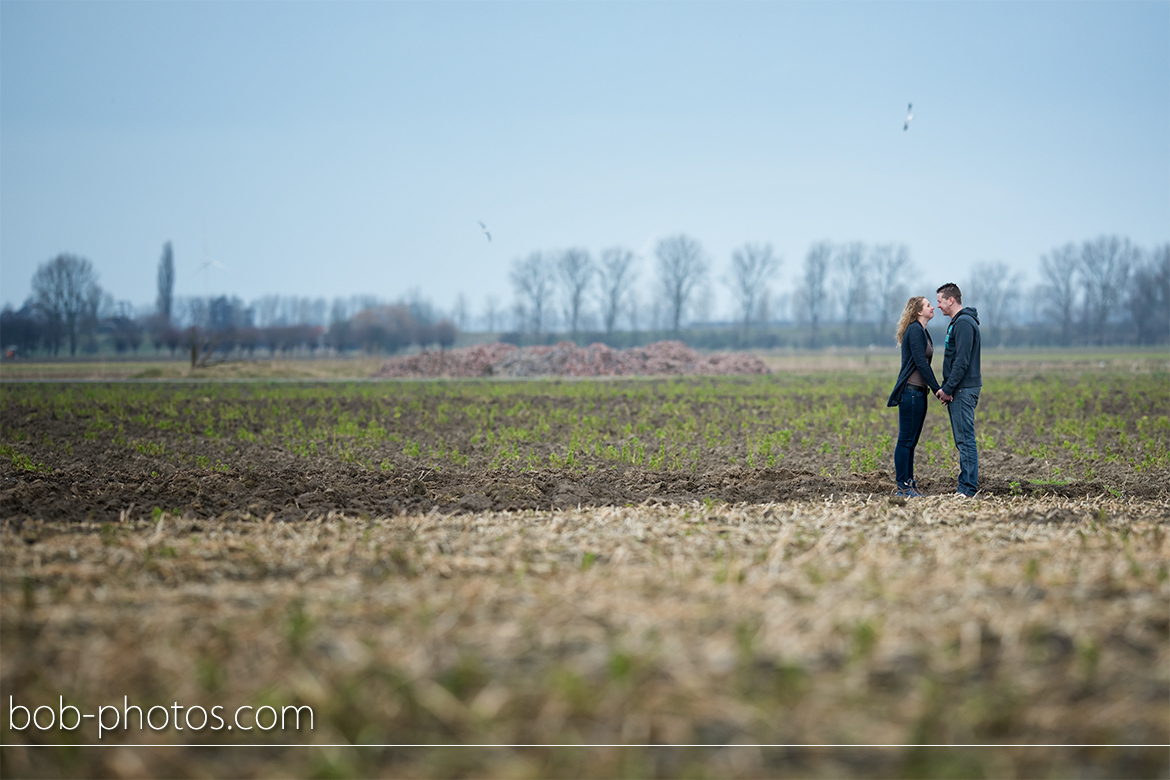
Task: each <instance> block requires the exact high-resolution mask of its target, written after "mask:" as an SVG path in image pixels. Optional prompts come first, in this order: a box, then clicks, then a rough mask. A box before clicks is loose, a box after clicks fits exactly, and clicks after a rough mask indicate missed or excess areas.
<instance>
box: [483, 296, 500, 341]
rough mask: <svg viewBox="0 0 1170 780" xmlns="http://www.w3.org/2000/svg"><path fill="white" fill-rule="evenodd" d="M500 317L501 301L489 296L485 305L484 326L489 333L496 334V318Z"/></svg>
mask: <svg viewBox="0 0 1170 780" xmlns="http://www.w3.org/2000/svg"><path fill="white" fill-rule="evenodd" d="M499 316H500V299H499V298H498V297H496V296H495V295H489V296H488V297H487V300H486V301H484V305H483V319H484V325H485V326H486V327H487V331H488V333H495V332H496V318H497V317H499Z"/></svg>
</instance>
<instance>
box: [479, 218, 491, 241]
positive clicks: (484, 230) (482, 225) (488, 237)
mask: <svg viewBox="0 0 1170 780" xmlns="http://www.w3.org/2000/svg"><path fill="white" fill-rule="evenodd" d="M476 222H479V226H480V228H482V229H483V234H484V235H485V236H487V239H488V241H489V242H490V241H491V240H492V234H491V233H489V232H488V229H487V225H485V224H483V222H480V221H479V220H476Z"/></svg>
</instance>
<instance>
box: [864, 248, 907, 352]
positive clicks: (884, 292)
mask: <svg viewBox="0 0 1170 780" xmlns="http://www.w3.org/2000/svg"><path fill="white" fill-rule="evenodd" d="M869 268H870V273H871V274H872V282H871V285H872V292H873V296H872V298H873V304H874V311H875V313H876V315H877V325H878V332H879V333H881V334H883V335H884V334H887V333H889V332H890V331H889V330H888V329H889V327H890V325H891V324H892V323H894V322H896V321H897V320H898V316H899V314H900V313H901V311H902V308H903V307H904V306H905V305H906V301H907V299H908V298H909V297H910V293H909V289H908V284H907V280H908V279H909V278H911V277H912V276H913V275H914V265H913V263H911V262H910V250H909V249H908V248H907V247H906V245H905V244H878V245H877V246H875V247H873V248H872V249H871V250H870V253H869Z"/></svg>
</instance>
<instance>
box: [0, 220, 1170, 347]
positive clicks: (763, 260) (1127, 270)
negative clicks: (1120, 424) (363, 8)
mask: <svg viewBox="0 0 1170 780" xmlns="http://www.w3.org/2000/svg"><path fill="white" fill-rule="evenodd" d="M646 259H648V260H650V262H651V268H650V271H651V276H650V280H649V285H648V286H647V288H646V289H647V292H646V293H644V294H641V295H640V294H639V292H638V289H639V288H638V285H637V282H638V281H639V277H640V276H641V274H642V272H643V268H642V263H643V262H644V260H646ZM783 264H784V259H783V257H782V256H781V255H780V254H778V253H777V252H776V251H775V249H774V247H773V246H772V245H771V244H769V243H752V242H748V243H745V244H743V245H742V246H740V247H738V248H736V249H735V250H733V251H732V253H731V256H730V258H729V259H728V262H727V263H726V265H725V266H724V268H723V270H722V273H720V274H718V275H715V274H714V273H713V271H712V267H713V259H712V257H711V256H710V255H709V253H708V252H707V251H706V250H705V249H704V247H703V246H702V244H701V243H700V242H699V241H698V240H697V239H695V238H693V237H691V236H688V235H685V234H678V235H674V236H668V237H666V238H663V239H661V240H660V241H658V242H657V244H656V245H655V246H654V248H653V250H652V255H651V257H650V258H642V257H639V256H638V254H637V253H635V252H633V251H632V250H630V249H628V248H624V247H620V246H614V247H609V248H606V249H603V250H602V251H601V252H600V253H599V254H598V255H597V257H596V258H595V257H594V256H593V255H592V254H591V253H590V252H589V251H588V250H587V249H584V248H580V247H575V248H570V249H564V250H551V251H550V250H542V251H533V252H530V253H528V254H527V255H526V256H523V257H519V258H516V259H515V260H513V262H512V264H511V268H510V272H509V281H510V282H511V286H512V292H513V298H512V301H511V303H510V305H507V306H505V305H502V303H501V301H500V300H499V298H498V297H496V296H491V295H489V296H488V297H487V298H486V300H485V301H484V305H483V307H482V312H481V314H480V316H478V317H475V316H473V315H472V313H471V311H470V308H471V307H470V304H469V302H468V300H467V298H466V297H465V296H464V295H463V294H462V293H460V294H459V295H458V296H457V297H456V300H455V304H454V306H453V307H452V309H451V311H450V312H446V313H444V312H440V311H439V310H438V309H436V307H434V306H433V305H432V304H431V303H430V302H429V301H428V300H427V299H425V298H424V297H423V296H422V295H421V294H420V293H419V292H417V291H414V292H412V293H409V294H408V295H407V296H405V297H404V298H402V299H400V300H398V301H385V300H382V299H379V298H377V297H376V296H372V295H361V296H352V297H350V298H337V299H335V300H333V301H332V302H331V303H330V302H328V301H326V299H324V298H307V297H297V296H277V295H268V296H264V297H262V298H260V299H258V300H255V301H253V302H251V303H245V302H244V301H242V300H241V299H239V298H238V297H235V296H227V295H220V296H215V297H210V296H208V297H194V296H193V297H188V298H176V297H175V295H174V287H175V264H174V251H173V249H172V247H171V244H170V243H169V242H168V243H167V244H165V245H164V247H163V250H162V254H161V256H160V258H159V262H158V269H157V290H158V293H157V298H156V301H155V304H154V306H153V307H151V308H150V309H149V310H148V311H146V312H141V311H139V312H135V309H134V307H133V306H132V305H131V304H130V303H128V302H126V301H116V300H115V299H114V298H113V296H112V295H110V294H109V293H107V292H106V291H105V290H103V289H102V287H101V285H100V284H99V282H98V275H97V272H96V270H95V269H94V267H93V265H92V263H90V261H89V260H87V259H86V258H84V257H80V256H77V255H73V254H61V255H58V256H57V257H55V258H53V259H51V260H49V261H46V262H45V263H42V264H41V265H40V266H38V268H37V270H36V272H35V274H34V275H33V280H32V294H31V295H30V296H29V298H28V299H27V300H26V301H25V302H24V304H23V305H22V306H21V308H20V309H15V310H14V309H12V307H10V306H6V307H5V308H4V310H3V311H2V312H0V342H2V343H3V345H4V346H5V348H6V349H11V350H13V351H15V352H17V353H21V354H37V353H39V354H48V355H59V354H61V353H62V352H64V351H66V350H67V351H68V354H69V355H76V354H78V352H81V353H83V354H84V353H92V352H95V351H97V350H98V349H100V348H101V344H102V343H104V344H107V345H108V346H109V347H110V348H112V349H113V350H114V351H116V352H119V353H127V352H135V353H136V352H139V351H140V350H141V349H142V348H144V347H145V348H148V349H149V348H152V349H154V350H155V351H161V350H167V351H169V352H170V353H172V354H173V353H175V352H176V351H180V350H181V351H184V352H189V353H190V355H191V360H192V363H193V364H196V363H198V362H201V361H206V360H207V359H208V358H209V357H210V356H212V355H214V354H217V353H218V354H225V353H244V354H254V353H256V351H257V350H262V351H266V352H268V353H272V354H276V353H282V352H289V351H308V352H314V351H319V350H331V351H335V352H350V351H364V352H371V353H393V352H397V351H399V350H402V349H404V348H407V347H410V346H412V345H414V346H418V347H421V348H427V347H429V346H432V345H433V346H436V347H439V348H446V347H449V346H451V345H453V344H454V343H455V341H456V339H457V337H458V335H459V332H460V331H461V330H464V331H466V330H480V331H484V332H487V333H491V334H501V337H502V338H504V339H505V340H509V341H513V342H515V343H522V342H526V343H540V342H548V341H553V340H556V339H559V338H569V339H571V340H575V341H595V340H600V341H605V342H607V343H610V344H612V345H614V346H628V345H630V344H632V343H644V342H645V341H647V340H653V339H656V338H660V337H672V338H679V339H682V340H684V341H687V342H688V343H691V344H693V345H694V346H705V347H716V348H719V347H722V348H726V347H729V346H731V347H748V346H763V347H767V346H782V345H783V346H801V347H812V348H816V347H823V346H827V345H841V346H866V345H869V344H879V345H886V344H888V343H889V342H890V341H891V339H892V330H893V326H894V323H895V322H896V320H897V318H898V315H899V313H900V312H901V309H902V307H903V305H904V304H905V301H906V299H907V298H908V297H909V295H910V294H911V292H913V293H914V294H928V293H929V292H930V291H931V290H933V288H934V286H937V285H936V284H935V282H941V281H956V282H958V283H959V284H960V286H961V287H962V289H963V297H964V302H965V303H968V304H969V305H973V306H975V307H977V308H978V309H979V312H980V320H981V322H982V325H983V330H984V333H985V338H986V339H987V341H988V343H989V344H990V345H998V344H1004V345H1029V344H1032V345H1037V344H1045V345H1065V346H1072V345H1105V344H1125V343H1130V344H1162V343H1167V342H1168V341H1170V244H1162V245H1159V246H1156V247H1154V248H1153V249H1143V248H1141V247H1138V246H1136V245H1134V244H1132V243H1131V242H1130V241H1129V240H1128V239H1126V238H1123V237H1120V236H1116V235H1105V236H1100V237H1097V238H1094V239H1089V240H1085V241H1083V242H1080V243H1073V242H1070V243H1067V244H1065V245H1062V246H1059V247H1056V248H1053V249H1052V250H1051V251H1049V252H1047V253H1045V254H1044V255H1043V256H1042V257H1041V258H1040V264H1039V271H1040V281H1039V282H1038V283H1035V284H1032V285H1028V284H1026V283H1025V282H1024V280H1023V276H1022V274H1020V273H1019V272H1017V271H1015V270H1013V269H1012V267H1010V266H1008V265H1007V264H1005V263H979V264H976V265H975V266H974V267H972V268H971V270H970V272H969V273H968V274H967V275H966V278H963V279H954V278H947V279H941V277H940V278H939V279H933V278H932V279H931V280H930V283H928V284H925V285H922V284H919V283H918V280H920V279H921V278H922V275H921V273H920V272H919V270H918V268H917V267H916V266H915V264H914V262H913V261H912V260H911V257H910V251H909V248H908V247H907V246H906V245H905V244H900V243H896V242H890V243H879V244H867V243H864V242H860V241H853V242H830V241H819V242H815V243H814V244H813V245H812V246H810V247H809V249H808V251H807V252H806V253H805V255H804V258H803V261H802V263H801V264H800V266H799V267H798V268H797V269H795V270H796V283H795V285H794V287H793V288H790V289H789V290H787V291H784V292H780V293H778V292H777V290H776V289H775V287H774V285H775V280H776V277H777V274H778V273H779V271H780V270H781V268H782V267H783ZM937 273H938V272H937V271H932V274H933V275H937ZM714 284H719V285H721V286H722V287H723V288H725V289H726V291H727V293H728V294H729V295H730V298H731V301H732V311H731V312H729V313H728V314H729V315H730V316H729V317H725V318H724V319H722V320H720V319H719V318H717V317H715V316H713V312H712V309H711V301H712V299H713V293H714V288H713V285H714ZM919 288H922V289H919ZM927 288H930V289H927ZM643 296H644V297H643Z"/></svg>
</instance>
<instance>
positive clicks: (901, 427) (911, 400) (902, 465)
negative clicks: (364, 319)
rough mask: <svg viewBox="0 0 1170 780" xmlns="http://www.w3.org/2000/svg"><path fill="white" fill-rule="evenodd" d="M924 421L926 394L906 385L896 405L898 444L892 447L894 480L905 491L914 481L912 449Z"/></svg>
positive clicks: (916, 444) (916, 443)
mask: <svg viewBox="0 0 1170 780" xmlns="http://www.w3.org/2000/svg"><path fill="white" fill-rule="evenodd" d="M925 420H926V393H924V392H922V391H921V390H916V389H915V388H913V387H911V386H909V385H907V386H906V389H905V390H904V391H903V392H902V400H901V402H900V403H899V404H898V443H897V445H895V446H894V479H896V480H897V482H898V487H899V488H902V489H905V488H908V487H910V486H911V484H912V483H913V481H914V448H915V447H917V446H918V437H919V436H920V435H921V434H922V423H923V421H925Z"/></svg>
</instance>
